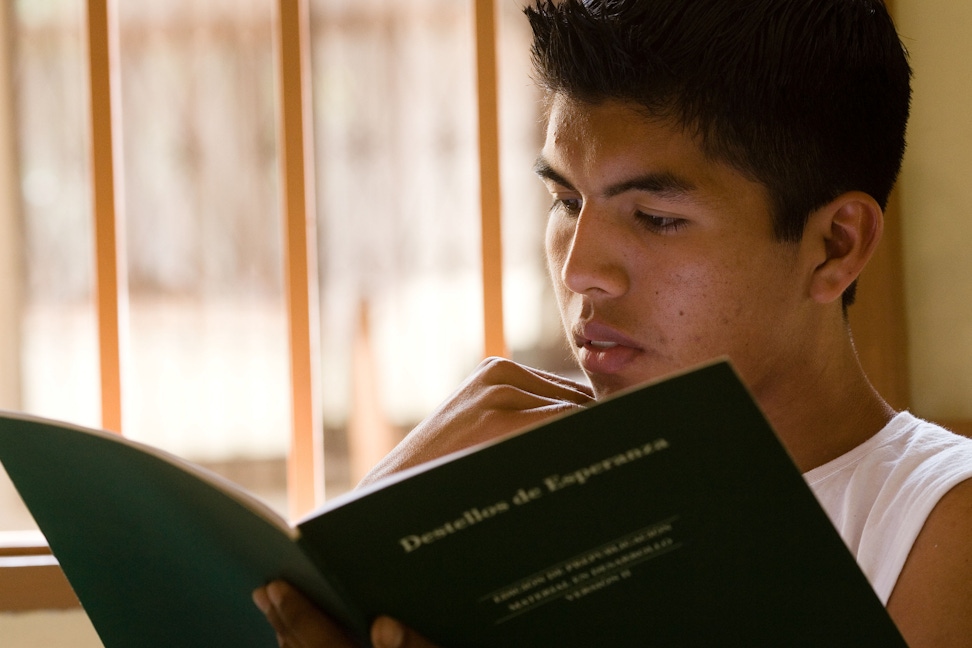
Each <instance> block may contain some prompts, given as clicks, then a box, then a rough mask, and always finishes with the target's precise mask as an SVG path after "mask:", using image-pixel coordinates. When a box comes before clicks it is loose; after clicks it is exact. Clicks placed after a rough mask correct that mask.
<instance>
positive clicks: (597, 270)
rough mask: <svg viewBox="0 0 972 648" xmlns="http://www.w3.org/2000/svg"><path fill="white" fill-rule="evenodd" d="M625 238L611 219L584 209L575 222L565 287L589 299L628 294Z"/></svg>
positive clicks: (563, 272) (564, 272)
mask: <svg viewBox="0 0 972 648" xmlns="http://www.w3.org/2000/svg"><path fill="white" fill-rule="evenodd" d="M627 235H630V234H627ZM625 236H626V233H625V232H623V231H622V228H619V227H618V225H617V224H616V223H612V222H611V219H610V216H609V215H607V214H600V213H598V212H597V211H595V210H593V209H590V210H589V209H588V208H587V205H585V206H584V209H583V210H582V211H581V213H580V214H579V215H578V217H577V219H576V220H575V221H574V232H573V236H572V237H571V241H570V248H569V249H568V251H567V256H566V258H565V260H564V265H563V267H562V268H561V271H560V276H561V279H562V280H563V282H564V285H565V286H567V288H569V289H570V290H571V291H573V292H575V293H579V294H583V295H588V296H590V297H618V296H620V295H623V294H624V293H625V292H627V290H628V282H629V278H628V273H627V269H626V267H625V264H624V253H625V251H624V247H625V246H624V237H625Z"/></svg>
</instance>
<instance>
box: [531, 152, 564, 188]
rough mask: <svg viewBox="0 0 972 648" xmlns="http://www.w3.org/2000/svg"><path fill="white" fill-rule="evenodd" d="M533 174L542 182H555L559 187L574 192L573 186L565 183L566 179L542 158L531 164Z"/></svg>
mask: <svg viewBox="0 0 972 648" xmlns="http://www.w3.org/2000/svg"><path fill="white" fill-rule="evenodd" d="M533 172H534V173H536V174H537V175H538V176H540V177H541V178H543V179H544V180H550V181H552V182H556V183H557V184H559V185H560V186H561V187H566V188H567V189H570V190H571V191H573V190H574V186H573V185H572V184H570V183H569V182H567V178H565V177H564V176H562V175H560V174H559V173H557V172H556V171H554V170H553V167H552V166H550V163H549V162H547V161H546V160H545V159H543V156H540V157H538V158H537V161H536V162H534V163H533Z"/></svg>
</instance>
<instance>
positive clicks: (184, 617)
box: [0, 362, 904, 648]
mask: <svg viewBox="0 0 972 648" xmlns="http://www.w3.org/2000/svg"><path fill="white" fill-rule="evenodd" d="M0 461H2V462H3V465H4V466H5V467H6V469H7V472H8V473H9V475H10V478H11V479H12V480H13V482H14V484H15V485H16V486H17V488H18V489H19V491H20V493H21V495H22V497H23V499H24V501H25V502H26V503H27V506H28V507H29V508H30V510H31V512H32V513H33V515H34V517H35V519H36V521H37V523H38V525H39V526H40V528H41V530H42V531H43V532H44V534H45V535H46V537H47V539H48V541H49V542H50V545H51V549H52V550H53V552H54V555H55V556H56V557H57V558H58V560H59V561H60V563H61V566H62V567H63V569H64V572H65V574H66V575H67V577H68V580H69V581H70V582H71V584H72V586H73V587H74V589H75V592H76V594H77V595H78V598H79V599H80V600H81V603H82V605H83V606H84V608H85V610H86V611H87V613H88V615H89V617H90V618H91V621H92V623H93V624H94V626H95V628H96V629H97V631H98V633H99V634H100V636H101V638H102V640H103V641H104V643H105V645H106V646H107V647H108V648H114V647H120V648H131V647H132V646H140V647H149V648H152V647H159V648H162V647H165V648H171V647H173V646H179V647H180V648H187V647H193V646H201V647H202V646H206V647H209V646H234V647H246V646H265V647H267V648H270V647H271V646H275V645H276V642H275V639H274V636H273V633H272V631H271V630H270V628H269V626H268V625H267V623H266V622H265V620H264V619H263V617H262V615H261V614H260V613H259V612H258V611H257V610H256V608H255V607H254V606H253V604H252V603H251V601H250V592H251V591H252V590H253V589H254V588H255V587H257V586H258V585H260V584H262V583H265V582H267V581H268V580H270V579H274V578H279V577H283V578H286V579H289V580H290V581H292V582H293V583H295V584H296V585H297V586H298V587H300V588H301V589H303V590H304V591H305V592H307V593H308V594H309V595H310V596H311V597H313V598H314V599H315V600H316V601H317V602H318V604H319V605H320V606H321V607H322V608H324V609H325V610H327V611H329V612H330V613H331V614H332V615H333V616H334V617H336V618H337V619H339V620H340V621H341V622H342V623H344V624H346V625H347V626H348V627H349V628H351V629H352V631H353V632H354V633H355V634H357V635H358V636H360V637H362V638H364V637H366V636H367V632H368V623H369V620H370V619H372V618H373V617H374V616H375V615H377V614H379V613H386V614H390V615H392V616H395V617H397V618H399V619H402V620H403V621H405V622H406V623H407V624H409V625H411V626H413V627H414V628H416V629H417V630H419V631H420V632H422V633H423V634H425V635H426V636H428V637H429V638H430V639H432V640H434V641H436V642H438V643H439V644H441V645H443V646H446V647H457V646H496V647H502V648H509V647H516V646H529V647H533V648H535V647H538V646H557V647H563V646H584V647H589V646H612V647H623V646H638V647H642V646H666V647H667V646H725V645H733V646H774V647H775V646H788V647H792V646H828V647H833V646H855V647H856V646H865V645H867V646H904V642H903V641H902V639H901V637H900V635H899V634H898V631H897V629H896V628H895V626H894V624H893V623H892V622H891V620H890V618H889V617H888V615H887V613H886V611H885V610H884V608H883V606H882V605H881V603H880V602H879V600H878V598H877V597H876V595H875V594H874V592H873V591H872V589H871V587H870V586H869V584H868V583H867V580H866V579H865V577H864V575H863V574H862V573H861V571H860V569H859V568H858V566H857V564H856V563H855V561H854V559H853V557H852V556H851V555H850V553H849V552H848V550H847V549H846V547H845V546H844V543H843V542H842V541H841V539H840V537H839V536H838V535H837V532H836V531H835V530H834V528H833V526H832V525H831V523H830V522H829V520H828V519H827V516H826V515H825V513H824V512H823V510H822V509H821V508H820V506H819V504H818V503H817V501H816V499H815V498H814V496H813V494H812V493H811V491H810V490H809V488H808V487H807V485H806V483H805V482H804V480H803V478H802V476H801V475H800V473H799V472H798V470H797V469H796V467H795V466H794V464H793V462H792V461H791V459H790V457H789V455H788V454H787V452H786V450H785V449H784V448H783V447H782V446H781V445H780V443H779V441H778V440H777V438H776V436H775V434H774V433H773V431H772V429H771V428H770V426H769V425H768V423H767V422H766V420H765V418H764V417H763V415H762V413H761V412H760V410H759V408H758V407H757V406H756V404H755V403H754V401H753V399H752V398H751V396H750V395H749V393H748V392H747V390H746V389H745V387H744V386H743V385H742V384H741V383H740V381H739V379H738V378H737V377H736V374H735V373H734V371H733V370H732V368H731V367H730V366H729V365H728V364H727V363H724V362H722V363H717V364H712V365H709V366H705V367H702V368H700V369H697V370H694V371H690V372H687V373H684V374H681V375H678V376H675V377H672V378H670V379H667V380H664V381H661V382H657V383H655V384H652V385H649V386H646V387H642V388H639V389H636V390H633V391H630V392H627V393H625V394H623V395H620V396H617V397H614V398H611V399H607V400H604V401H602V402H599V403H598V404H596V405H594V406H592V407H589V408H586V409H584V410H581V411H579V412H576V413H573V414H570V415H567V416H564V417H561V418H558V419H555V420H552V421H550V422H548V423H546V424H544V425H541V426H539V427H537V428H534V429H532V430H529V431H526V432H523V433H520V434H517V435H515V436H512V437H509V438H507V439H505V440H501V441H498V442H492V443H489V444H485V445H482V446H479V447H477V448H474V449H471V450H469V451H464V452H462V453H458V454H456V455H452V456H450V457H447V458H445V459H443V460H439V461H436V462H433V463H432V464H427V465H426V466H422V467H419V468H416V469H413V470H410V471H408V472H406V473H402V474H401V475H400V476H397V477H395V478H392V479H390V480H388V481H386V482H384V483H382V484H376V485H375V486H374V487H372V488H368V489H365V490H362V491H359V492H355V493H351V494H349V495H348V496H345V497H342V498H339V499H337V500H335V501H333V502H331V503H330V504H328V505H326V506H325V507H324V508H322V509H321V510H319V511H317V512H316V513H314V514H313V515H312V516H310V517H309V518H307V519H305V520H304V521H303V522H301V523H300V524H298V525H297V526H296V528H290V527H289V526H288V525H287V524H286V523H285V522H284V521H283V520H281V519H278V518H276V516H274V515H273V514H272V513H270V512H269V511H268V510H267V509H266V508H265V507H262V506H259V505H257V503H256V501H255V500H253V499H252V498H250V497H248V496H246V495H245V494H243V493H240V492H238V491H237V490H235V489H234V488H233V487H232V486H230V485H228V483H226V482H224V481H222V480H220V479H218V478H214V477H213V476H211V475H207V474H205V473H204V472H203V471H201V470H200V469H198V468H194V467H192V466H191V465H190V464H187V463H186V462H183V461H181V460H179V459H176V458H173V457H171V456H168V455H166V454H164V453H162V452H159V451H157V450H154V449H151V448H148V447H146V446H143V445H139V444H136V443H133V442H131V441H126V440H124V439H122V438H120V437H118V436H117V435H114V434H109V433H102V432H96V431H90V430H84V429H80V428H77V427H74V426H69V425H64V424H59V423H53V422H48V421H42V420H38V419H35V418H31V417H27V416H23V415H17V414H8V415H6V416H5V417H3V418H0ZM365 642H366V640H365V639H362V643H363V644H364V643H365Z"/></svg>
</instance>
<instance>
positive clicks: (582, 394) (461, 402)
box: [361, 358, 594, 485]
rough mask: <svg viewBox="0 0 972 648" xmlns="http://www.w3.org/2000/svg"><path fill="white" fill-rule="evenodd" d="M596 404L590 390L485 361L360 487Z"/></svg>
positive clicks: (551, 376)
mask: <svg viewBox="0 0 972 648" xmlns="http://www.w3.org/2000/svg"><path fill="white" fill-rule="evenodd" d="M593 400H594V394H593V392H592V391H591V389H590V388H589V387H587V386H586V385H581V384H579V383H575V382H573V381H571V380H568V379H566V378H563V377H561V376H557V375H555V374H550V373H546V372H544V371H540V370H538V369H531V368H529V367H525V366H523V365H520V364H517V363H515V362H512V361H510V360H504V359H502V358H487V359H486V360H484V361H483V362H482V363H480V365H479V367H477V368H476V370H475V371H474V372H473V373H472V374H471V375H470V376H469V377H468V378H467V379H466V381H465V382H464V383H463V384H462V385H460V386H459V389H457V390H456V391H455V392H454V393H453V394H452V396H450V397H449V399H448V400H446V401H445V402H444V403H443V404H442V405H440V406H439V407H438V409H436V410H435V411H434V412H433V413H432V414H431V415H430V416H429V417H428V418H427V419H425V420H424V421H422V423H420V424H419V425H418V427H416V428H415V429H414V430H412V431H411V432H410V433H409V435H408V436H407V437H405V439H404V440H403V441H402V442H401V443H400V444H399V445H398V446H397V447H396V448H395V449H394V450H392V451H391V452H390V453H389V454H388V456H386V457H385V458H384V459H382V460H381V461H380V462H379V463H378V465H377V466H375V467H374V468H372V470H371V472H369V473H368V474H367V475H365V477H364V479H363V480H362V481H361V485H364V484H369V483H371V482H374V481H376V480H378V479H380V478H381V477H385V476H387V475H390V474H392V473H396V472H398V471H400V470H404V469H406V468H410V467H412V466H415V465H418V464H421V463H424V462H426V461H429V460H431V459H435V458H437V457H441V456H443V455H446V454H449V453H451V452H455V451H457V450H461V449H463V448H467V447H469V446H472V445H476V444H477V443H482V442H484V441H489V440H491V439H496V438H499V437H502V436H506V435H508V434H510V433H513V432H516V431H518V430H522V429H524V428H526V427H529V426H531V425H535V424H537V423H540V422H541V421H543V420H544V419H547V418H550V417H551V416H554V415H555V414H561V413H564V412H567V411H570V410H572V409H577V408H578V407H581V406H583V405H586V404H588V403H590V402H591V401H593Z"/></svg>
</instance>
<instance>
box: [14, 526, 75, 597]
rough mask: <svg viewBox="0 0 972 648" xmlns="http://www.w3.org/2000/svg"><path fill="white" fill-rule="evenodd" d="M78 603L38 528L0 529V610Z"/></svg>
mask: <svg viewBox="0 0 972 648" xmlns="http://www.w3.org/2000/svg"><path fill="white" fill-rule="evenodd" d="M79 606H80V603H79V602H78V598H77V597H76V596H75V595H74V591H73V590H72V589H71V586H70V585H69V584H68V582H67V579H66V578H65V577H64V572H62V571H61V567H60V565H58V564H57V559H56V558H54V556H52V555H51V550H50V547H48V546H47V541H46V540H45V539H44V536H43V535H42V534H41V533H40V532H39V531H3V532H0V612H30V611H35V610H64V609H70V608H77V607H79Z"/></svg>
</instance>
